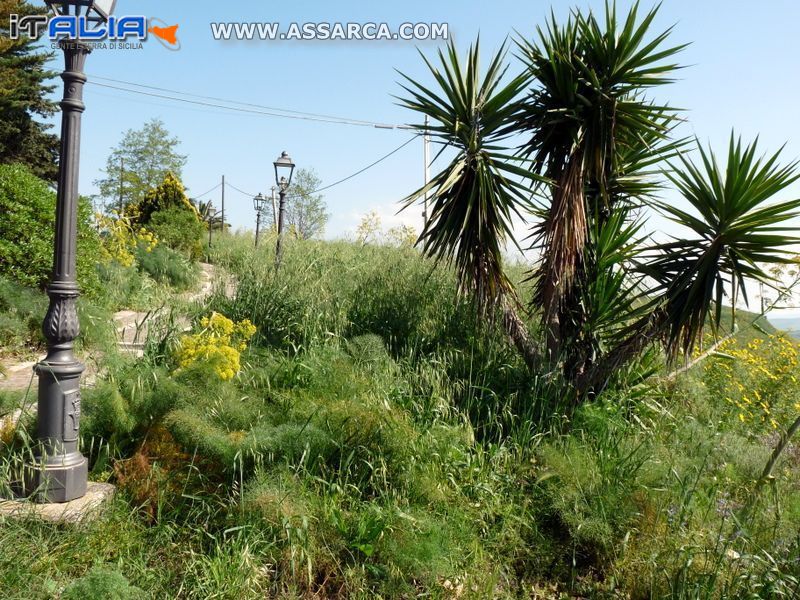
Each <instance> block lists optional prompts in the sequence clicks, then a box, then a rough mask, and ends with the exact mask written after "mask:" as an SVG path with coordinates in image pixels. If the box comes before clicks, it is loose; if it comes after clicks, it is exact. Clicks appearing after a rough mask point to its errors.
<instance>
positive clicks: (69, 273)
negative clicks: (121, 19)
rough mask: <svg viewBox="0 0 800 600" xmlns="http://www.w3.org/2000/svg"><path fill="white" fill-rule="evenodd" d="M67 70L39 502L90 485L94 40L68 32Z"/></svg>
mask: <svg viewBox="0 0 800 600" xmlns="http://www.w3.org/2000/svg"><path fill="white" fill-rule="evenodd" d="M59 46H60V47H61V49H62V50H63V51H64V59H65V66H66V68H65V70H64V72H63V73H62V74H61V78H62V79H63V80H64V99H63V100H62V101H61V110H62V120H61V165H60V168H59V179H58V194H57V199H56V235H55V245H54V254H53V275H52V277H51V279H50V285H48V287H47V295H48V296H50V307H49V308H48V310H47V315H46V316H45V318H44V322H43V323H42V332H43V333H44V337H45V338H46V339H47V356H46V357H45V358H44V360H42V361H41V362H40V363H39V364H38V365H36V367H35V371H36V374H37V375H38V376H39V414H38V418H39V427H38V445H37V449H36V452H35V455H34V461H33V464H30V465H28V466H27V467H25V469H24V470H25V473H24V474H23V478H22V479H23V482H22V483H23V486H24V492H25V494H26V495H30V496H32V499H34V500H36V501H37V502H69V501H70V500H74V499H76V498H80V497H81V496H83V495H84V494H85V493H86V485H87V471H88V465H87V464H86V459H85V458H84V457H83V456H82V455H81V453H80V450H79V449H78V441H79V440H78V438H79V435H78V430H79V426H80V417H81V392H80V379H81V373H83V371H84V368H85V367H84V366H83V364H82V363H81V362H80V361H79V360H78V359H77V358H76V357H75V354H74V352H73V349H74V346H75V339H76V338H77V337H78V335H79V334H80V324H79V322H78V312H77V309H76V306H75V302H76V300H77V298H78V295H79V290H78V283H77V281H76V276H77V273H76V253H77V221H78V165H79V162H80V137H81V114H82V113H83V110H84V104H83V84H84V83H85V82H86V75H84V73H83V66H84V62H85V61H86V57H87V55H88V54H89V53H90V52H91V48H90V47H89V46H88V45H86V44H84V43H82V42H80V41H74V40H62V41H61V42H60V43H59Z"/></svg>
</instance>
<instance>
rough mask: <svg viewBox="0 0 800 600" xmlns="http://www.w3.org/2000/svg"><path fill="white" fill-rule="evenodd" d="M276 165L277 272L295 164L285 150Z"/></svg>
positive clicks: (279, 264)
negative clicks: (277, 197)
mask: <svg viewBox="0 0 800 600" xmlns="http://www.w3.org/2000/svg"><path fill="white" fill-rule="evenodd" d="M272 164H273V165H275V183H277V184H278V191H279V193H280V202H279V203H278V242H277V245H276V247H275V270H276V271H277V270H278V268H279V267H280V266H281V252H282V247H281V246H282V241H283V213H284V210H285V208H286V190H287V189H289V185H290V184H291V183H292V173H294V163H293V162H292V159H291V158H289V154H288V153H287V152H286V151H285V150H284V151H283V152H282V153H281V155H280V156H279V157H278V159H277V160H276V161H275V162H274V163H272Z"/></svg>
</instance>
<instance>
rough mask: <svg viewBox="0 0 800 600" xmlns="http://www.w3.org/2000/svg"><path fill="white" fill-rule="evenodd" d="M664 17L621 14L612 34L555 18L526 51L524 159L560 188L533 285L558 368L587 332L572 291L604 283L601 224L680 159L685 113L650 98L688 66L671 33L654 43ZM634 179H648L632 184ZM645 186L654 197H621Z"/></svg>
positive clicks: (581, 21)
mask: <svg viewBox="0 0 800 600" xmlns="http://www.w3.org/2000/svg"><path fill="white" fill-rule="evenodd" d="M656 10H657V9H653V10H651V11H650V12H649V13H647V14H646V15H645V17H644V18H643V19H642V20H641V22H638V5H636V4H635V5H634V6H633V8H632V9H631V11H630V12H629V13H628V15H627V17H626V18H625V20H624V22H623V23H621V24H620V23H618V21H617V16H616V11H615V9H614V7H613V6H611V7H607V8H606V17H605V19H604V20H603V21H602V24H601V22H600V21H598V20H597V18H596V17H595V16H594V15H593V14H591V13H590V14H589V15H584V14H582V13H581V12H580V11H575V12H573V14H572V16H571V17H570V18H569V19H568V20H567V23H566V24H565V25H563V26H561V25H559V24H558V23H557V22H556V20H555V17H551V20H550V22H549V23H548V25H547V28H546V29H545V30H542V29H541V28H540V29H539V30H538V39H537V40H536V41H530V42H529V41H522V42H520V43H519V49H520V51H521V58H522V60H523V62H524V63H525V65H526V67H527V69H528V72H529V74H530V75H531V77H532V79H533V80H534V86H533V89H532V91H531V92H530V95H529V97H528V98H527V101H526V102H525V103H524V106H523V109H522V111H521V121H520V126H521V127H522V128H523V129H524V130H525V131H526V132H528V133H529V135H530V137H529V139H528V140H527V142H526V143H525V145H524V146H523V147H522V153H523V154H524V155H525V156H528V157H531V158H532V159H533V167H534V169H536V172H537V173H538V174H540V175H542V176H543V177H545V178H546V179H548V180H549V181H550V185H549V188H548V189H547V191H546V198H547V208H546V211H545V212H544V213H543V214H542V218H541V220H540V221H539V223H538V224H537V225H536V227H535V228H534V244H533V247H534V249H535V250H536V251H537V252H538V253H539V254H540V256H541V260H540V261H539V264H538V265H537V267H536V268H535V270H534V272H533V279H534V280H535V282H536V293H535V295H534V303H535V305H536V307H537V308H539V307H540V308H541V315H542V320H543V323H544V325H545V327H546V330H547V333H548V342H549V343H548V346H549V353H550V356H551V358H552V359H553V360H557V359H559V358H563V356H562V352H561V349H562V347H563V345H564V344H565V343H566V342H568V341H569V340H571V339H574V337H575V336H576V335H578V334H579V332H580V330H581V329H582V328H583V327H584V325H585V323H586V319H584V318H583V317H582V316H581V314H580V311H581V306H580V304H579V300H580V296H581V294H580V291H578V292H577V293H572V290H573V286H577V287H584V286H586V285H588V282H587V278H588V279H589V280H591V279H592V278H593V277H594V276H595V275H594V274H593V273H591V271H592V269H591V268H589V269H588V270H587V265H586V260H587V255H586V254H587V253H586V245H587V242H588V239H589V233H590V230H591V228H592V227H593V225H592V221H593V220H594V219H600V220H601V221H602V220H603V219H605V218H606V217H607V216H608V215H609V214H610V213H611V211H613V210H614V209H615V208H616V206H617V205H618V203H619V202H620V201H625V200H627V199H628V198H630V197H631V194H630V191H635V192H636V195H637V196H641V194H642V193H643V192H645V191H647V190H646V186H649V185H652V183H649V182H647V181H646V180H643V179H642V177H641V171H642V169H643V167H644V166H645V165H652V164H653V163H657V162H658V161H660V160H663V158H664V157H665V155H667V154H669V153H670V152H672V151H673V150H674V145H673V144H672V143H670V142H668V134H669V132H670V130H671V129H672V126H673V123H674V121H675V119H676V115H675V111H673V110H671V109H669V108H668V107H666V106H659V105H656V104H654V103H652V102H650V101H647V100H646V99H645V97H644V93H645V92H646V91H647V90H648V89H649V88H652V87H655V86H659V85H663V84H665V83H668V82H669V81H671V79H670V77H671V75H670V74H671V73H672V72H673V71H674V70H675V69H676V68H678V65H676V64H674V63H671V62H665V60H666V59H669V58H671V57H672V56H673V55H675V54H676V53H677V52H678V51H679V50H680V49H681V48H682V46H673V47H664V42H665V41H666V39H667V37H668V35H669V30H667V31H666V32H664V33H661V34H660V35H657V36H655V37H654V38H653V39H652V40H648V39H646V36H647V32H648V29H649V27H650V26H651V24H652V22H653V19H654V18H655V15H656ZM635 163H640V164H635ZM634 173H638V174H639V177H638V178H636V179H632V178H631V176H632V175H633V174H634ZM626 178H627V179H626ZM635 181H638V182H639V184H640V186H644V187H640V189H636V190H623V189H620V187H621V185H620V184H622V185H623V186H624V184H625V183H628V184H629V185H630V184H632V183H634V182H635ZM576 280H581V281H576ZM576 311H577V312H576ZM567 361H568V362H575V361H574V357H573V358H569V357H568V358H567Z"/></svg>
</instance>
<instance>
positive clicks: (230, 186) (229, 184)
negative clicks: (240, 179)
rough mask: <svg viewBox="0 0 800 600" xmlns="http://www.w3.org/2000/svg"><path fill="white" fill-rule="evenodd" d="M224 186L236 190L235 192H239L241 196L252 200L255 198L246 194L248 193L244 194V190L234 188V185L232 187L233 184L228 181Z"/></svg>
mask: <svg viewBox="0 0 800 600" xmlns="http://www.w3.org/2000/svg"><path fill="white" fill-rule="evenodd" d="M225 185H227V186H228V187H229V188H233V189H234V190H236V191H237V192H239V193H240V194H243V195H245V196H247V197H248V198H254V197H255V194H248V193H247V192H245V191H244V190H240V189H239V188H238V187H236V186H235V185H233V184H232V183H231V182H230V181H228V182H226V184H225Z"/></svg>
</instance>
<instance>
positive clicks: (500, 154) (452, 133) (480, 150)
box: [400, 41, 530, 314]
mask: <svg viewBox="0 0 800 600" xmlns="http://www.w3.org/2000/svg"><path fill="white" fill-rule="evenodd" d="M504 56H505V51H504V49H501V50H500V51H499V52H498V53H497V54H496V55H495V56H494V57H493V58H492V60H491V61H490V63H489V66H488V69H487V70H486V72H485V73H484V74H483V75H481V71H480V68H479V61H478V57H479V42H476V43H475V44H474V45H471V46H470V48H469V50H468V52H467V57H466V63H465V64H462V62H461V60H460V59H459V56H458V54H457V52H456V48H455V45H454V44H453V43H452V41H451V42H450V43H448V46H447V51H446V53H445V52H443V51H441V50H440V51H439V62H438V65H435V64H433V63H431V62H430V61H428V60H427V59H426V58H425V57H424V56H423V60H425V63H426V65H427V66H428V69H429V70H430V73H431V74H432V75H433V78H434V80H435V82H436V89H435V91H434V90H433V89H431V88H429V87H425V86H423V85H422V84H421V83H418V82H417V81H415V80H413V79H411V78H410V77H407V76H405V75H403V77H404V78H405V80H406V85H403V88H404V89H405V91H406V92H407V93H408V97H407V98H401V99H400V103H401V105H402V106H405V107H407V108H410V109H412V110H414V111H416V112H418V113H420V114H423V115H428V116H429V117H430V118H431V120H432V125H431V126H430V127H429V128H428V132H429V134H430V135H431V137H433V138H434V139H436V140H438V141H440V142H441V143H442V145H443V147H445V148H448V147H449V148H453V149H455V151H456V155H455V157H454V158H453V159H452V161H451V162H450V163H449V164H448V165H447V166H446V167H445V168H444V169H443V170H442V171H441V172H440V173H438V174H437V175H436V176H435V177H433V179H432V180H431V182H430V184H429V185H428V186H427V188H421V189H419V190H417V191H416V192H414V193H413V194H411V195H410V196H409V197H408V198H407V199H406V200H405V206H406V207H408V206H410V205H411V204H413V203H414V202H416V201H417V200H418V199H419V198H420V197H421V196H422V195H424V194H425V193H426V192H428V191H430V192H431V194H432V205H431V207H430V208H429V216H428V221H427V223H426V225H425V228H424V230H423V231H422V233H421V235H420V238H419V241H418V243H420V244H421V245H422V250H423V253H424V254H426V255H428V256H430V257H433V258H434V259H436V260H445V261H448V262H452V263H453V264H454V265H455V267H456V273H457V275H458V281H459V287H460V290H461V291H462V292H464V293H470V294H473V296H474V298H475V299H476V300H477V303H478V306H479V307H480V309H481V311H483V313H484V314H487V313H488V312H489V309H490V308H492V307H493V306H496V305H497V303H498V302H499V301H500V300H501V299H503V298H505V297H508V296H509V295H510V296H514V294H513V289H512V287H511V284H510V282H509V281H508V279H507V277H506V275H505V273H504V271H503V267H502V257H501V253H502V250H503V247H504V244H505V242H506V241H513V235H512V217H513V216H515V215H517V216H521V209H522V208H523V207H525V206H527V205H528V203H529V196H530V190H529V188H527V187H525V186H524V185H523V184H522V183H521V180H522V179H524V178H526V177H529V176H530V173H529V171H527V170H525V169H524V168H522V167H521V166H520V165H519V162H518V161H515V160H514V159H512V158H511V157H509V156H507V155H506V154H505V151H504V150H503V148H502V147H501V145H500V142H501V141H502V140H503V139H504V138H506V137H507V136H508V135H509V134H510V131H511V130H510V128H509V125H510V124H512V123H514V122H515V121H516V120H517V118H518V114H517V113H518V111H519V104H518V98H519V96H520V94H521V92H522V91H523V90H524V88H525V86H526V85H527V81H528V79H527V75H522V76H517V77H513V78H510V79H509V80H507V81H505V74H506V69H507V67H504V66H503V60H504ZM504 81H505V82H504ZM417 127H418V128H419V129H420V130H422V129H423V126H421V125H418V126H417ZM514 243H515V242H514Z"/></svg>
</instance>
